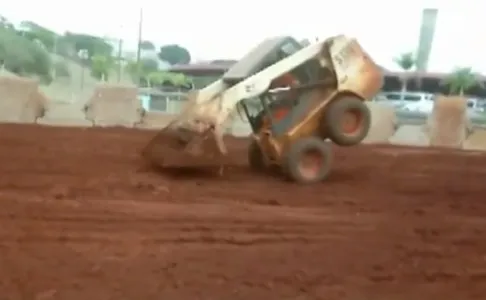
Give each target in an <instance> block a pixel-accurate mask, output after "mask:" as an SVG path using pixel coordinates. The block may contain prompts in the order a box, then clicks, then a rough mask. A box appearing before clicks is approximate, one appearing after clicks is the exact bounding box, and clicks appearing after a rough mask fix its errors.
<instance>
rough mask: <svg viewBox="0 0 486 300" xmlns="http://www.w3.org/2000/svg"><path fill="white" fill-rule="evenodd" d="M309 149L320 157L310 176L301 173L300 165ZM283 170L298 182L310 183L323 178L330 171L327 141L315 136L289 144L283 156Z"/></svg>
mask: <svg viewBox="0 0 486 300" xmlns="http://www.w3.org/2000/svg"><path fill="white" fill-rule="evenodd" d="M309 151H315V152H318V153H319V155H320V156H322V159H321V160H320V161H319V162H318V164H319V165H318V166H317V168H316V170H317V172H316V173H315V174H313V175H312V176H308V175H306V174H304V173H303V169H302V166H301V163H302V160H303V159H304V155H306V154H307V153H308V152H309ZM283 165H284V168H283V170H284V172H285V173H286V175H287V176H288V178H289V179H290V180H292V181H294V182H297V183H300V184H311V183H316V182H320V181H323V180H325V179H326V178H327V177H328V176H329V173H330V171H331V166H332V149H331V147H330V144H329V143H326V142H325V141H324V140H322V139H320V138H317V137H309V138H302V139H300V140H297V141H296V142H295V143H294V144H292V145H291V146H290V149H289V151H288V152H287V154H286V156H285V161H284V163H283Z"/></svg>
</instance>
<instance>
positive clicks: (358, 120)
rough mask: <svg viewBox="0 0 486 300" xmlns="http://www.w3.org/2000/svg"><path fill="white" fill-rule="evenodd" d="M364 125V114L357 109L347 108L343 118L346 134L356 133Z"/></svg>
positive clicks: (342, 122)
mask: <svg viewBox="0 0 486 300" xmlns="http://www.w3.org/2000/svg"><path fill="white" fill-rule="evenodd" d="M362 125H363V114H362V113H361V112H360V111H359V110H357V109H350V110H347V111H346V112H345V113H344V114H343V117H342V120H341V129H342V132H343V133H344V134H346V135H356V134H357V133H358V132H359V131H360V130H361V127H362Z"/></svg>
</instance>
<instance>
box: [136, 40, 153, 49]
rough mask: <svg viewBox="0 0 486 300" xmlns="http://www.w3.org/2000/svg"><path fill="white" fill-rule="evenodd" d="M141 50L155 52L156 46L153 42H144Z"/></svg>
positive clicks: (141, 44)
mask: <svg viewBox="0 0 486 300" xmlns="http://www.w3.org/2000/svg"><path fill="white" fill-rule="evenodd" d="M140 49H142V50H155V45H154V43H152V42H151V41H142V42H141V43H140Z"/></svg>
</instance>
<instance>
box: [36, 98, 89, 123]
mask: <svg viewBox="0 0 486 300" xmlns="http://www.w3.org/2000/svg"><path fill="white" fill-rule="evenodd" d="M37 123H38V124H42V125H52V126H81V127H91V126H93V122H92V121H90V120H87V119H86V113H85V111H84V107H83V106H82V105H79V104H71V103H57V102H51V103H48V105H47V107H46V111H45V114H44V116H43V117H42V118H39V119H37Z"/></svg>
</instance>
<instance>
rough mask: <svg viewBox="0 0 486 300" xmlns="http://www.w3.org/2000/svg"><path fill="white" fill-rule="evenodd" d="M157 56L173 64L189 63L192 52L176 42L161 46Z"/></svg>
mask: <svg viewBox="0 0 486 300" xmlns="http://www.w3.org/2000/svg"><path fill="white" fill-rule="evenodd" d="M157 56H158V57H159V58H160V60H163V61H166V62H168V63H169V64H171V65H175V64H188V63H190V62H191V54H190V53H189V51H188V50H187V49H186V48H184V47H181V46H179V45H176V44H172V45H165V46H162V47H160V50H159V53H158V54H157Z"/></svg>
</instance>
